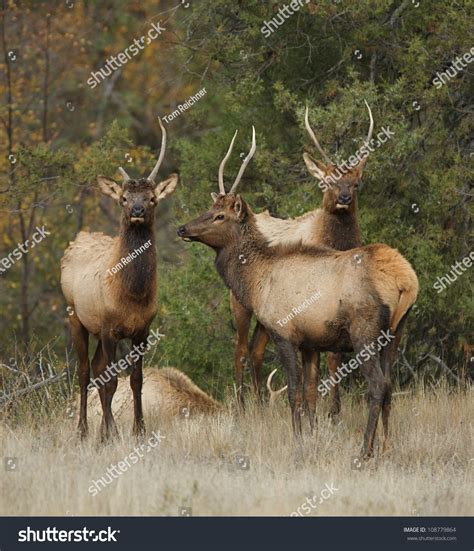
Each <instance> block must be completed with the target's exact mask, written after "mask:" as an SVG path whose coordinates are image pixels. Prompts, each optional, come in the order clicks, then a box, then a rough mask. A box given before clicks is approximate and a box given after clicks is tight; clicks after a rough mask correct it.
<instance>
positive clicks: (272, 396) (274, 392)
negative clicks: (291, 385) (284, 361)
mask: <svg viewBox="0 0 474 551" xmlns="http://www.w3.org/2000/svg"><path fill="white" fill-rule="evenodd" d="M276 372H277V370H276V369H274V370H273V371H272V372H271V373H270V375H269V376H268V379H267V388H268V392H270V405H273V404H274V403H275V400H276V399H277V396H279V395H280V394H281V393H282V392H285V390H286V389H287V388H288V385H285V386H284V387H283V388H280V389H279V390H273V389H272V379H273V375H275V373H276Z"/></svg>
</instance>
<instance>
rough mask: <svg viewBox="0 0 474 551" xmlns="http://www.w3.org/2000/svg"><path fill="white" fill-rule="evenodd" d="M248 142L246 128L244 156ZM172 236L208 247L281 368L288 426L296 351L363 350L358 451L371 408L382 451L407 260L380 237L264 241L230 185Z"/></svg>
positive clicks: (297, 417)
mask: <svg viewBox="0 0 474 551" xmlns="http://www.w3.org/2000/svg"><path fill="white" fill-rule="evenodd" d="M255 149H256V143H255V130H254V131H253V139H252V148H251V152H250V153H251V154H252V155H253V153H254V152H255ZM250 153H249V155H248V156H247V158H246V160H247V163H248V158H249V157H250ZM234 191H235V188H234ZM178 236H179V237H181V238H182V239H183V240H185V241H197V242H200V243H203V244H205V245H207V246H208V247H210V248H212V249H213V250H214V251H215V253H216V257H215V266H216V269H217V271H218V273H219V275H220V276H221V278H222V279H223V281H224V283H225V284H226V286H227V287H228V288H229V289H231V290H232V292H233V293H234V295H235V297H236V299H237V300H238V301H239V303H240V304H242V305H243V306H244V307H245V308H247V309H248V310H249V311H251V312H254V313H255V316H256V318H257V319H258V321H259V322H260V323H261V324H262V326H263V327H265V328H266V330H267V331H268V332H269V334H270V337H271V338H272V339H273V341H274V342H275V345H276V347H277V349H278V351H279V354H280V358H281V361H282V364H283V366H284V368H285V371H286V374H287V379H288V399H289V404H290V409H291V416H292V425H293V431H294V434H295V435H297V436H300V435H301V410H302V404H303V392H302V369H301V366H300V365H299V363H298V351H299V350H304V351H306V353H308V354H310V353H312V352H313V351H316V352H323V351H331V352H351V351H354V352H356V354H357V355H358V356H359V355H360V356H361V357H364V353H365V361H364V362H363V363H362V364H361V366H360V369H361V371H362V374H363V375H364V377H365V379H366V381H367V384H368V395H369V415H368V421H367V427H366V431H365V434H364V442H363V446H362V452H361V453H362V456H363V457H364V458H369V457H371V456H372V455H373V447H374V438H375V434H376V429H377V424H378V419H379V416H380V413H382V423H383V431H384V442H383V449H385V448H386V445H387V442H388V420H389V413H390V404H391V382H390V368H391V363H392V358H393V355H394V352H395V351H396V348H397V346H398V342H399V340H400V337H401V331H402V328H403V325H404V323H405V321H406V317H407V314H408V312H409V310H410V308H411V307H412V305H413V304H414V302H415V300H416V296H417V294H418V279H417V277H416V274H415V272H414V270H413V268H412V267H411V265H410V263H409V262H408V261H407V260H406V259H405V258H404V257H403V256H402V255H401V254H400V253H399V252H398V251H397V250H395V249H392V248H390V247H388V246H387V245H384V244H374V245H369V246H365V247H358V248H355V249H352V250H349V251H335V250H333V249H329V248H327V247H314V246H308V245H304V244H301V243H299V244H291V245H283V246H282V245H277V246H274V247H270V246H269V245H268V244H267V240H266V238H265V237H264V235H262V233H261V232H260V230H259V227H258V222H257V218H256V215H255V214H254V213H253V212H252V210H251V208H250V207H249V205H248V204H247V203H246V202H245V201H244V199H243V198H242V197H241V195H239V194H237V195H236V194H235V193H234V192H231V193H228V194H222V192H221V193H220V194H219V195H218V196H217V197H216V198H215V200H214V203H213V205H212V206H211V208H210V209H209V210H208V211H207V212H205V213H204V214H202V215H201V216H199V217H198V218H196V219H194V220H192V221H191V222H188V223H187V224H185V225H183V226H180V227H179V228H178ZM242 258H244V259H245V260H246V262H245V263H242V261H241V259H242ZM288 274H291V278H289V277H288ZM315 290H317V291H318V292H319V294H320V299H319V300H318V302H317V305H316V306H315V307H308V308H306V309H304V310H302V311H301V312H299V313H298V315H295V316H293V317H292V318H291V319H289V321H288V322H287V323H285V324H280V323H278V321H281V320H282V319H283V318H285V316H286V314H287V313H289V312H292V310H293V308H294V307H295V306H296V305H298V304H299V303H300V302H301V300H302V298H304V297H309V296H312V295H313V294H314V292H315ZM285 319H286V318H285ZM382 331H384V332H385V333H387V331H389V332H390V333H389V335H391V337H393V338H392V340H391V342H389V343H388V344H387V345H386V346H385V347H384V348H382V349H381V350H380V349H379V350H377V351H375V353H374V354H373V355H371V354H369V353H367V347H372V346H373V343H374V342H375V340H376V339H377V337H378V336H379V335H380V334H382Z"/></svg>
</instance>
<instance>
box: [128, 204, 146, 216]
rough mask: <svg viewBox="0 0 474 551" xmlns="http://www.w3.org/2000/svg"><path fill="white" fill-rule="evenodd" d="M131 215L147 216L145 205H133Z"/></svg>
mask: <svg viewBox="0 0 474 551" xmlns="http://www.w3.org/2000/svg"><path fill="white" fill-rule="evenodd" d="M131 215H132V216H133V217H134V218H143V216H145V207H133V209H132V212H131Z"/></svg>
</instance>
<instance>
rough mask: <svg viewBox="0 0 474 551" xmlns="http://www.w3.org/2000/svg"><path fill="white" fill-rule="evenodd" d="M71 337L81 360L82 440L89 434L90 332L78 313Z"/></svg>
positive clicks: (80, 421)
mask: <svg viewBox="0 0 474 551" xmlns="http://www.w3.org/2000/svg"><path fill="white" fill-rule="evenodd" d="M70 326H71V336H72V342H73V343H74V348H75V350H76V354H77V357H78V359H79V388H80V393H81V405H80V411H79V424H78V427H77V428H78V430H79V434H80V435H81V438H85V437H86V436H87V433H88V426H87V387H88V385H89V382H90V367H89V332H88V331H87V329H86V328H85V327H84V325H82V323H81V322H80V320H79V318H78V317H77V315H76V313H75V312H74V314H73V315H72V316H71V317H70Z"/></svg>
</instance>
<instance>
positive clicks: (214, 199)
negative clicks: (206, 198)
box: [211, 191, 219, 203]
mask: <svg viewBox="0 0 474 551" xmlns="http://www.w3.org/2000/svg"><path fill="white" fill-rule="evenodd" d="M211 197H212V200H213V201H214V203H215V202H216V201H217V199H218V198H219V194H218V193H214V192H213V191H212V192H211Z"/></svg>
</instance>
